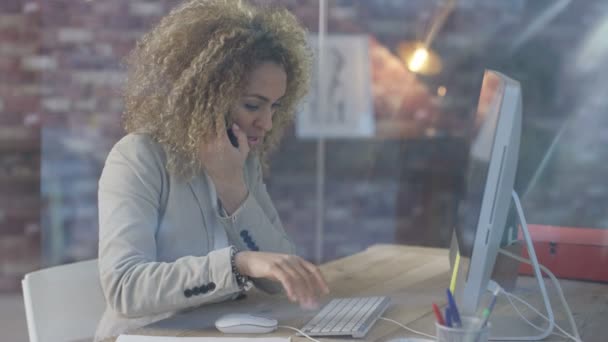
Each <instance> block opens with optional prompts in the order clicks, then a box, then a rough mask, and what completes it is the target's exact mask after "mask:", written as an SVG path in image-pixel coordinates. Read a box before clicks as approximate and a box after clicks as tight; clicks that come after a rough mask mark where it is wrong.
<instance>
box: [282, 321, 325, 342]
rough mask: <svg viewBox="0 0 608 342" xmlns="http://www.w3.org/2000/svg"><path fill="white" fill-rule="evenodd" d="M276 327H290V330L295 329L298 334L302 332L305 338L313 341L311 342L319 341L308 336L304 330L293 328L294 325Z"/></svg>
mask: <svg viewBox="0 0 608 342" xmlns="http://www.w3.org/2000/svg"><path fill="white" fill-rule="evenodd" d="M277 328H285V329H290V330H295V331H297V332H299V333H300V334H302V335H303V336H304V337H306V338H307V339H309V340H311V341H313V342H321V341H319V340H316V339H314V338H312V337H310V336H309V335H308V334H306V333H305V332H303V331H302V330H300V329H298V328H294V327H290V326H288V325H279V326H277Z"/></svg>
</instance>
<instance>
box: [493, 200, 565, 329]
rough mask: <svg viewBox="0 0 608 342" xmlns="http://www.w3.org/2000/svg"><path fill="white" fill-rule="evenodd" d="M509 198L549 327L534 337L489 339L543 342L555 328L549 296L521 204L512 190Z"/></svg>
mask: <svg viewBox="0 0 608 342" xmlns="http://www.w3.org/2000/svg"><path fill="white" fill-rule="evenodd" d="M511 197H512V199H513V202H514V203H515V209H516V210H517V217H518V220H519V223H520V226H521V231H522V233H523V235H524V240H525V241H526V246H527V247H528V255H529V256H530V261H531V263H532V268H533V269H534V276H535V278H536V280H537V281H538V286H539V287H540V292H541V294H542V296H543V302H544V303H545V310H546V311H547V316H548V318H549V326H548V327H547V328H546V329H545V331H544V332H542V333H541V334H540V335H536V336H524V337H518V336H514V337H492V336H491V337H490V340H494V341H538V340H543V339H545V338H546V337H547V336H549V335H551V333H552V332H553V329H554V328H555V316H554V315H553V309H552V307H551V302H550V301H549V295H548V294H547V288H546V287H545V282H544V279H543V275H542V274H541V271H540V266H539V264H538V259H537V258H536V252H535V251H534V244H533V243H532V237H531V236H530V231H529V230H528V224H527V222H526V218H525V216H524V211H523V209H522V207H521V202H520V201H519V196H518V195H517V192H515V190H513V192H512V193H511Z"/></svg>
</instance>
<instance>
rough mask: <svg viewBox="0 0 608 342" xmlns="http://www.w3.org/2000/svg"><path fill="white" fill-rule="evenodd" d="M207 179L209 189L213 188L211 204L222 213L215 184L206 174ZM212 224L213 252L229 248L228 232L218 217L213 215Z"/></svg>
mask: <svg viewBox="0 0 608 342" xmlns="http://www.w3.org/2000/svg"><path fill="white" fill-rule="evenodd" d="M205 177H207V183H209V187H210V188H211V193H210V196H211V198H210V199H211V203H212V205H213V210H215V212H216V213H221V211H222V210H223V208H220V207H219V205H218V202H219V199H218V198H217V191H216V190H215V184H213V181H212V180H211V178H210V177H209V176H208V175H207V174H206V173H205ZM209 221H210V223H211V224H212V225H213V230H212V231H213V250H218V249H222V248H224V247H228V235H226V231H225V230H224V226H223V225H222V223H221V222H220V220H219V218H218V216H217V215H211V217H210V220H209Z"/></svg>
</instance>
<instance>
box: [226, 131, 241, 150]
mask: <svg viewBox="0 0 608 342" xmlns="http://www.w3.org/2000/svg"><path fill="white" fill-rule="evenodd" d="M226 133H228V139H230V143H231V144H232V146H234V147H235V148H239V140H238V139H237V138H236V135H234V132H233V131H232V128H228V129H227V130H226Z"/></svg>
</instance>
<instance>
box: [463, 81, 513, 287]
mask: <svg viewBox="0 0 608 342" xmlns="http://www.w3.org/2000/svg"><path fill="white" fill-rule="evenodd" d="M503 87H504V84H503V82H502V80H501V79H500V77H498V76H497V75H496V74H494V73H489V72H488V73H486V74H485V76H484V79H483V82H482V86H481V92H480V96H479V103H478V106H477V111H476V115H475V118H474V122H473V125H472V132H471V135H470V136H471V141H470V149H469V156H468V159H469V160H468V163H467V170H465V175H466V179H465V182H466V186H465V187H464V193H463V194H462V196H461V199H460V202H459V205H458V219H457V224H456V227H455V229H456V239H457V241H458V249H459V252H460V257H461V259H460V267H461V272H462V273H461V274H463V275H464V276H465V277H468V272H469V264H470V258H471V257H472V255H473V246H474V244H475V235H476V233H477V227H478V225H479V219H480V213H481V205H482V203H483V195H484V190H485V187H486V182H487V178H488V172H489V167H490V160H491V157H492V150H493V147H494V142H495V139H496V130H497V126H498V125H497V123H498V116H499V112H500V107H501V101H502V92H503V90H504V89H503Z"/></svg>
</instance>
